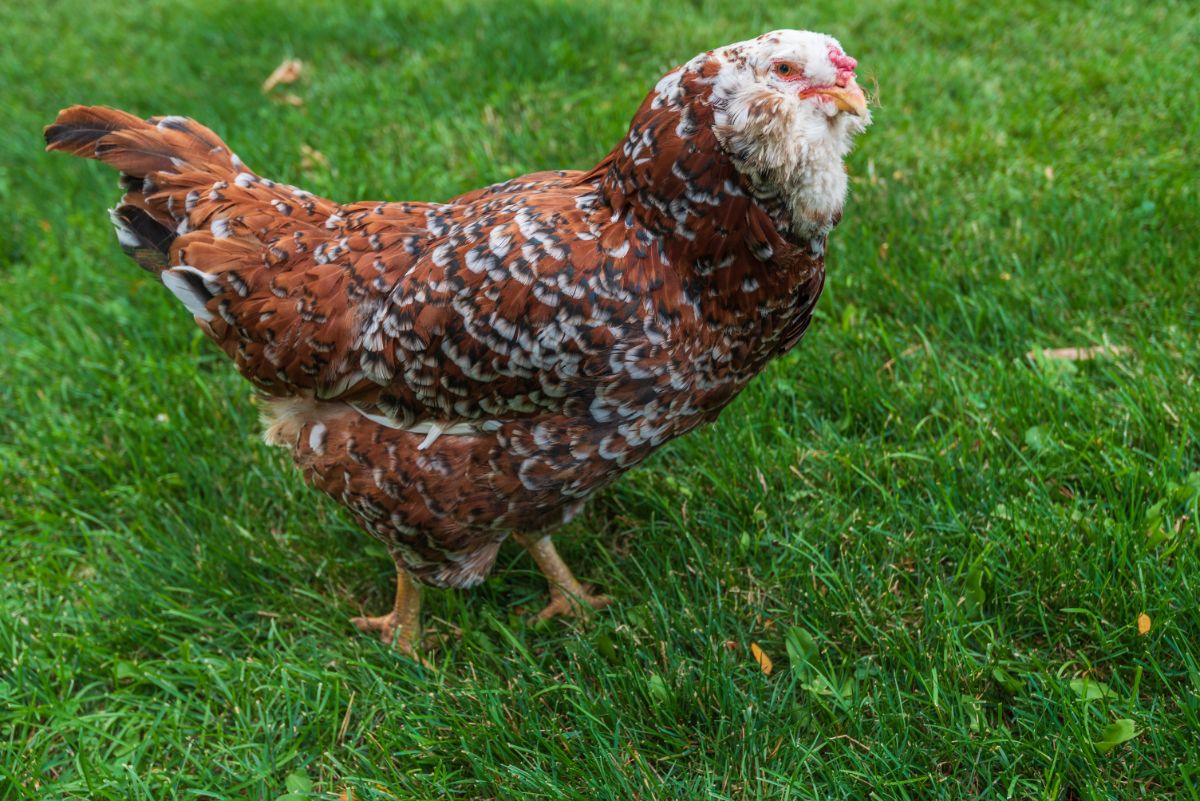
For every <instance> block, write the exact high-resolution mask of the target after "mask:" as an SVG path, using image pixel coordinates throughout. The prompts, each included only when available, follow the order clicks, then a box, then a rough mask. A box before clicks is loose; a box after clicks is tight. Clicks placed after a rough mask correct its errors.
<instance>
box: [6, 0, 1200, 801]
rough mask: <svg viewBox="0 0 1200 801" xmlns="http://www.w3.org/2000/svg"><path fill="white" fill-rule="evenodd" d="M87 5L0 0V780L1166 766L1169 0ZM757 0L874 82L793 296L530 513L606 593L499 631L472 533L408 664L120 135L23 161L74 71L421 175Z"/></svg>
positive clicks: (269, 167) (730, 19)
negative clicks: (178, 270)
mask: <svg viewBox="0 0 1200 801" xmlns="http://www.w3.org/2000/svg"><path fill="white" fill-rule="evenodd" d="M103 5H104V6H106V7H98V6H97V5H95V4H91V3H85V2H82V0H64V2H57V3H49V4H44V5H43V4H36V3H24V4H4V5H3V6H2V7H0V24H2V26H3V30H4V32H5V44H4V47H3V48H2V49H0V96H2V97H3V98H4V100H3V105H4V109H5V113H4V114H3V116H2V117H0V353H2V354H3V363H2V364H0V379H2V380H0V528H2V531H3V536H2V537H0V564H3V577H4V580H3V586H2V587H0V799H25V798H29V799H66V798H87V799H121V800H122V801H126V800H128V799H176V798H179V799H225V798H239V799H240V798H244V799H256V800H257V799H267V800H273V799H276V798H279V797H280V796H283V795H285V794H286V793H287V792H289V790H290V791H293V795H292V796H289V798H303V797H306V794H311V797H316V798H336V797H338V796H339V794H341V797H343V798H349V797H351V796H352V797H353V798H354V799H361V800H363V801H365V800H366V799H441V798H500V799H528V798H544V799H589V800H590V799H597V800H602V799H614V800H615V799H681V798H686V799H809V798H811V799H843V798H845V799H850V798H853V799H866V798H879V799H884V798H886V799H892V798H895V799H930V798H945V799H959V798H1020V799H1026V798H1032V799H1103V798H1113V799H1117V798H1178V799H1193V801H1194V800H1195V799H1198V798H1200V756H1197V753H1198V752H1197V749H1196V743H1197V739H1198V737H1200V645H1198V642H1200V611H1198V609H1197V598H1198V597H1200V542H1198V540H1200V527H1198V524H1197V519H1198V517H1200V508H1198V505H1200V441H1198V434H1197V424H1198V423H1200V382H1198V381H1197V375H1196V374H1197V366H1198V365H1200V300H1198V299H1200V279H1198V275H1200V271H1198V269H1197V267H1198V258H1197V253H1198V252H1200V226H1197V225H1196V209H1197V208H1198V204H1200V196H1198V188H1200V184H1198V183H1197V180H1196V178H1197V175H1198V174H1200V156H1198V154H1200V134H1198V133H1197V132H1198V131H1200V83H1198V82H1197V81H1196V80H1195V72H1196V67H1197V64H1198V60H1200V50H1198V49H1197V45H1196V42H1197V41H1200V17H1198V15H1197V14H1196V10H1195V8H1194V6H1192V5H1191V4H1189V3H1186V2H1163V3H1133V2H1126V1H1125V0H1096V2H1093V3H1089V4H1080V3H1070V2H1062V3H1053V2H1031V1H1029V0H1025V1H1023V2H1017V3H1013V4H997V6H996V7H994V8H987V7H983V6H982V5H980V4H971V3H966V2H964V1H962V0H912V2H896V1H895V0H846V2H842V3H809V2H804V3H800V4H796V3H782V2H776V3H770V4H762V5H756V7H755V9H754V10H744V9H742V10H739V9H736V8H733V7H730V6H728V5H726V4H716V3H704V2H700V3H695V4H687V3H680V2H656V3H653V4H640V3H632V2H624V1H623V2H619V3H614V4H612V5H608V6H605V5H601V4H596V3H586V2H573V3H549V2H536V3H533V4H500V3H495V4H486V5H480V6H473V5H467V4H463V3H449V4H438V3H433V2H411V3H397V4H384V3H361V4H353V5H349V4H348V5H347V6H346V7H339V6H337V5H334V4H330V3H306V4H293V3H285V2H282V0H279V1H278V2H264V3H249V4H247V3H233V2H228V1H227V0H217V1H216V2H209V3H199V2H194V0H186V1H183V0H181V1H179V2H171V3H166V2H154V3H147V4H136V3H124V4H116V3H111V4H103ZM768 5H769V6H770V7H769V8H768ZM775 27H808V28H813V29H818V30H823V31H827V32H830V33H832V34H834V35H836V36H838V37H839V38H840V39H841V41H842V42H843V44H844V45H845V46H846V47H847V49H848V50H849V51H850V52H851V53H852V54H854V55H855V56H856V57H857V58H858V59H859V60H860V62H861V64H862V68H861V70H860V72H861V73H863V74H865V75H866V76H867V82H868V83H872V82H873V81H877V85H878V88H877V95H878V99H879V104H880V105H879V107H878V108H877V109H876V113H875V119H876V123H875V125H874V127H873V128H872V129H871V130H870V132H869V133H868V134H867V135H866V136H865V137H864V138H863V140H862V142H861V146H860V147H859V149H858V150H857V151H856V152H855V153H854V154H853V155H852V156H851V158H850V162H849V166H850V170H851V173H852V176H853V184H852V200H851V202H850V205H849V207H848V210H847V215H846V220H845V222H844V223H843V224H842V226H841V227H840V228H839V230H838V231H837V232H836V234H835V236H834V239H833V241H832V244H831V248H830V254H829V265H830V279H829V282H828V285H827V286H828V288H827V292H826V296H825V297H824V298H823V299H822V301H821V306H820V312H819V319H818V320H817V321H816V322H815V323H814V325H813V327H812V329H811V331H810V332H809V334H808V337H807V338H806V340H805V341H804V343H803V344H802V346H801V347H800V348H799V349H798V350H797V351H796V352H794V353H792V354H790V355H789V356H788V357H786V358H785V359H783V360H781V361H780V362H778V363H776V364H775V365H773V366H772V367H771V368H770V369H769V370H768V371H767V372H766V373H765V374H764V375H763V376H762V377H760V378H759V379H758V380H757V381H756V382H755V383H754V384H753V385H752V386H751V387H750V388H749V389H748V390H747V391H746V393H745V394H744V395H743V396H742V398H740V399H739V400H738V401H737V402H736V403H735V404H734V405H733V406H732V407H731V408H730V409H729V410H727V411H726V413H725V414H724V416H723V417H722V418H721V420H720V421H719V422H718V423H717V424H716V425H714V426H712V427H709V428H708V429H705V430H704V431H702V432H699V433H697V434H695V435H693V436H691V437H689V438H686V439H684V440H681V441H679V442H676V443H674V444H672V445H671V446H669V447H667V448H665V449H664V450H663V451H662V452H661V453H660V454H659V455H657V456H656V457H655V458H654V459H652V460H651V461H650V462H649V463H648V464H647V465H646V466H644V467H642V468H641V469H639V470H638V471H636V472H635V473H633V474H631V475H629V476H628V477H627V478H626V480H624V481H623V482H622V483H620V484H619V485H618V486H617V487H616V488H614V489H613V490H611V491H609V492H607V493H606V494H605V495H603V496H602V497H600V498H599V499H598V500H596V501H595V502H594V503H593V504H592V505H591V507H590V510H589V511H588V513H586V514H585V515H584V516H583V517H582V519H581V520H580V521H579V522H577V523H575V524H573V525H572V526H571V527H570V528H569V529H567V530H565V531H563V532H561V534H560V536H559V538H558V539H559V542H560V547H561V549H562V550H563V552H564V554H565V555H566V557H567V558H568V559H569V560H570V561H572V562H573V563H574V564H575V565H576V566H577V568H578V570H579V572H580V573H581V574H582V575H584V576H587V577H588V578H590V579H592V580H593V581H595V582H596V583H597V584H599V585H600V586H601V587H602V588H603V589H604V590H605V591H607V592H609V593H611V594H612V595H614V596H615V597H616V598H617V603H616V605H615V606H614V607H612V608H611V609H610V610H606V611H605V612H603V613H601V614H599V615H598V616H597V617H596V618H595V619H594V620H593V621H591V622H589V623H587V624H585V625H569V624H559V623H555V624H554V625H549V626H544V627H539V626H534V625H532V624H530V623H529V622H528V621H527V616H526V614H527V611H528V610H530V609H533V608H536V606H537V604H538V603H539V601H540V600H541V597H542V593H543V591H544V585H543V582H542V580H541V579H540V577H539V576H538V575H537V574H536V572H535V571H534V569H533V566H532V564H531V563H530V561H529V560H528V559H527V558H525V557H524V556H523V555H521V554H519V553H517V552H516V550H515V549H513V550H506V551H505V552H504V553H503V554H502V555H501V560H500V566H499V570H498V571H497V573H496V574H495V576H494V577H493V578H492V579H490V580H489V581H488V582H487V583H486V584H485V585H484V586H483V587H481V588H480V589H478V590H477V591H473V592H429V593H427V595H426V610H427V614H426V622H427V624H428V625H429V626H430V628H431V629H432V630H433V631H434V632H438V633H441V634H443V635H446V637H445V643H444V645H443V646H442V647H441V649H440V650H439V651H438V652H437V654H436V659H437V667H436V669H424V668H421V667H419V666H416V665H414V664H413V663H411V662H409V661H407V660H404V659H402V658H400V657H398V656H397V655H395V654H393V653H391V652H389V651H388V650H387V649H386V648H384V647H383V646H381V645H380V644H378V643H377V642H375V641H373V640H372V639H370V638H368V637H366V636H362V635H360V634H358V633H357V632H356V631H354V630H353V629H352V628H351V627H350V626H349V624H348V623H347V618H348V617H350V616H351V615H353V614H357V613H359V611H360V610H361V609H364V608H365V609H368V610H372V611H373V610H377V609H380V608H382V607H384V606H385V605H386V604H387V602H388V600H389V598H390V592H391V583H390V582H391V567H390V565H389V562H388V560H387V558H386V555H385V554H384V552H383V550H382V548H381V547H380V546H377V545H376V544H375V543H374V541H373V540H371V539H369V538H368V537H366V536H365V535H363V534H361V533H360V532H358V531H357V530H356V528H355V526H354V525H353V524H352V523H351V522H350V521H349V519H348V518H347V517H346V516H344V515H343V514H342V513H341V512H340V510H339V509H337V508H336V507H335V506H334V504H332V503H331V502H329V501H327V500H325V499H323V498H321V497H318V496H317V495H316V494H315V493H313V492H310V491H309V490H307V489H306V488H305V487H304V486H303V485H302V483H301V481H300V479H299V477H298V475H296V474H295V473H294V472H293V471H292V469H290V466H289V465H288V464H286V462H285V456H284V454H282V453H281V452H278V451H273V450H270V449H268V448H266V447H265V446H263V445H262V444H261V443H260V442H259V440H258V439H257V436H258V425H257V422H256V414H255V410H254V408H253V406H252V404H251V403H250V401H249V396H250V389H249V386H248V385H247V384H245V383H243V382H241V381H240V380H239V379H238V378H237V377H236V376H235V374H234V371H233V370H232V369H231V367H230V366H229V365H228V364H226V363H225V360H224V358H223V357H222V356H220V355H219V354H218V353H217V351H216V349H215V348H214V347H212V346H211V345H210V344H209V343H207V342H206V341H205V340H203V339H202V338H201V336H200V334H199V333H198V332H197V331H195V330H193V328H192V327H191V326H189V324H188V323H187V321H186V320H185V319H184V317H183V316H182V315H181V314H180V313H179V309H178V307H177V306H176V305H175V304H174V303H173V302H171V301H170V300H169V298H168V297H166V294H167V293H165V292H162V291H161V290H160V289H159V288H158V287H156V286H155V285H154V284H153V283H152V282H151V281H148V280H147V277H146V276H145V275H144V274H143V273H141V272H140V271H139V270H137V268H136V267H135V266H134V265H133V264H132V263H130V262H128V261H127V260H125V259H124V258H123V257H122V255H121V253H120V251H119V250H118V248H117V247H116V243H115V241H114V239H113V236H112V232H111V229H110V227H109V225H108V223H107V220H106V218H105V215H104V209H105V208H106V207H107V206H108V205H111V203H112V201H113V199H114V198H115V196H116V189H115V178H114V176H112V175H111V174H110V173H109V172H108V171H106V170H105V169H104V168H102V167H100V166H98V165H92V164H84V163H82V162H80V161H78V160H72V159H67V158H65V157H61V156H59V157H50V156H46V155H44V154H42V153H41V141H40V129H41V126H42V125H43V124H45V123H46V122H48V121H50V120H51V119H52V118H53V116H54V113H55V112H56V111H57V110H58V109H59V108H60V107H62V106H64V105H67V104H69V103H74V102H91V103H108V104H112V105H118V106H122V107H125V108H129V109H131V110H134V111H137V112H139V113H143V114H147V115H148V114H161V113H179V114H187V115H191V116H194V117H196V118H198V119H200V120H202V121H204V122H205V123H207V124H209V125H210V126H211V127H213V128H214V129H216V130H217V131H218V132H220V133H222V134H223V135H225V136H226V137H227V138H228V140H229V141H230V142H232V143H233V144H234V147H235V148H236V149H237V150H238V152H239V154H240V155H241V156H242V158H243V159H244V160H245V161H246V162H247V163H248V164H251V165H252V166H254V167H255V168H256V169H258V170H259V171H260V172H262V173H264V174H266V175H269V176H271V177H274V178H278V179H282V180H286V181H289V182H294V183H298V184H302V185H304V186H306V187H308V188H310V189H312V190H314V191H319V192H324V193H328V194H331V195H333V196H334V197H339V198H343V199H355V198H360V197H380V198H418V199H437V198H444V197H448V196H450V195H452V194H455V193H457V192H460V191H465V190H467V189H470V188H473V187H475V186H478V185H482V184H484V183H487V182H491V181H496V180H499V179H502V178H505V177H508V176H510V175H513V174H516V173H520V172H523V171H529V170H535V169H541V168H547V167H562V166H567V167H584V166H588V165H590V164H592V163H594V162H595V161H596V160H597V159H598V158H599V157H600V155H601V154H602V153H604V152H605V151H606V150H607V149H608V148H609V147H610V146H611V145H612V144H613V143H614V142H615V141H616V140H617V138H618V137H619V136H620V135H621V133H622V132H623V130H624V127H625V125H626V123H627V121H628V118H629V116H630V115H631V113H632V111H633V110H634V108H635V107H636V106H637V103H638V101H639V100H640V98H641V97H642V96H643V94H644V93H645V92H646V91H647V90H648V89H649V87H650V86H652V85H653V83H654V82H655V80H656V78H657V76H659V75H660V74H661V73H662V72H664V71H665V70H666V69H667V68H668V67H669V66H671V65H672V64H674V63H677V62H679V61H682V60H683V59H685V58H686V57H688V56H690V55H691V54H693V53H695V52H697V51H699V50H702V49H705V48H708V47H712V46H715V45H717V44H721V43H724V42H728V41H733V40H737V39H742V38H747V37H749V36H753V35H755V34H757V33H760V32H762V31H764V30H768V29H771V28H775ZM287 56H295V57H299V58H301V59H303V60H304V61H305V62H306V64H307V65H308V69H307V72H306V73H305V76H304V78H303V79H302V80H301V82H300V83H298V84H296V85H293V86H292V87H288V91H292V92H294V93H296V94H297V95H299V96H300V97H301V98H303V100H304V104H303V105H302V106H299V107H294V106H291V105H286V104H279V103H277V102H273V101H271V100H270V99H268V98H267V97H264V96H263V94H262V93H261V91H260V89H259V84H260V83H261V81H262V80H263V79H264V78H265V77H266V76H267V74H269V73H270V72H271V70H272V69H273V68H274V67H275V65H276V64H277V63H278V62H279V61H280V60H281V59H282V58H284V57H287ZM302 145H307V146H309V147H311V148H315V149H317V150H319V151H321V152H322V153H324V155H325V156H326V157H327V160H328V164H329V166H328V168H327V167H326V166H324V165H323V164H322V163H321V162H320V160H314V159H313V158H312V157H309V159H308V160H307V161H305V160H304V159H303V157H302V155H301V146H302ZM1105 343H1108V344H1112V345H1117V346H1121V347H1122V348H1126V349H1127V350H1125V351H1122V352H1121V353H1120V354H1119V355H1117V356H1114V357H1110V358H1098V359H1094V360H1092V361H1087V362H1077V363H1072V362H1064V361H1059V360H1053V359H1034V360H1031V359H1029V358H1027V357H1026V355H1025V354H1026V353H1027V352H1028V351H1030V350H1031V349H1034V348H1041V347H1062V346H1080V347H1082V346H1091V345H1097V344H1105ZM1141 614H1146V615H1148V617H1149V620H1150V623H1151V626H1150V630H1149V632H1148V633H1145V634H1139V633H1138V629H1137V623H1136V621H1137V620H1138V616H1139V615H1141ZM452 632H461V635H462V636H461V637H460V638H453V637H451V636H449V635H450V634H451V633H452ZM751 643H757V644H758V645H759V646H760V647H761V648H762V650H763V651H764V652H765V653H766V654H767V656H769V657H770V658H771V659H772V660H773V661H774V671H773V672H772V673H771V674H770V675H766V674H764V672H763V671H762V670H760V668H759V665H758V664H757V663H756V661H755V659H754V658H753V656H752V654H751V651H750V644H751ZM1085 677H1086V678H1088V679H1089V680H1090V681H1091V682H1100V683H1101V684H1099V685H1098V684H1094V683H1093V684H1090V685H1084V684H1083V683H1082V682H1079V681H1076V682H1075V683H1074V684H1073V683H1072V681H1073V680H1078V679H1083V678H1085ZM1081 696H1082V697H1081ZM1087 696H1098V697H1092V698H1090V699H1089V698H1088V697H1087ZM1123 720H1128V721H1131V722H1132V725H1133V726H1134V727H1135V729H1136V733H1135V735H1134V736H1133V737H1132V738H1131V739H1129V740H1128V741H1127V742H1124V743H1121V744H1119V745H1116V746H1115V747H1113V748H1111V750H1102V748H1100V747H1097V745H1096V743H1097V742H1099V741H1102V740H1104V735H1103V732H1104V730H1105V727H1106V726H1109V725H1110V724H1113V723H1114V722H1115V721H1123ZM1121 725H1127V724H1121ZM289 777H290V778H289Z"/></svg>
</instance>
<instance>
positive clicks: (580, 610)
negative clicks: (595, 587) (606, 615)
mask: <svg viewBox="0 0 1200 801" xmlns="http://www.w3.org/2000/svg"><path fill="white" fill-rule="evenodd" d="M512 537H513V539H514V540H516V542H517V544H518V545H520V546H521V547H522V548H524V549H525V550H527V551H529V553H530V555H531V556H533V561H535V562H537V566H538V568H540V569H541V571H542V574H543V575H544V576H545V577H546V580H547V581H549V582H550V603H548V604H546V608H545V609H543V610H542V611H541V612H538V613H537V619H538V620H549V619H550V618H552V617H558V616H559V615H565V616H567V617H586V616H587V614H588V613H589V612H591V611H592V610H593V609H600V608H601V607H605V606H608V605H609V604H610V603H612V599H611V598H609V597H608V596H607V595H592V594H591V591H592V588H591V586H589V585H586V584H581V583H580V582H579V579H577V578H575V574H574V573H572V572H571V568H569V567H567V564H566V562H564V561H563V560H562V557H561V556H559V555H558V551H556V550H555V549H554V543H553V542H551V541H550V535H549V534H547V535H546V536H544V537H541V538H539V539H534V538H533V537H528V536H526V535H524V534H513V535H512Z"/></svg>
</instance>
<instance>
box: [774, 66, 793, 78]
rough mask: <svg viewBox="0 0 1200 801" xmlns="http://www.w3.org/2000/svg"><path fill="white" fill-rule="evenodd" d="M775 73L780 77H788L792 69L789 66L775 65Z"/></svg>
mask: <svg viewBox="0 0 1200 801" xmlns="http://www.w3.org/2000/svg"><path fill="white" fill-rule="evenodd" d="M775 71H776V72H778V73H779V74H780V75H790V74H791V72H792V67H791V65H790V64H777V65H776V66H775Z"/></svg>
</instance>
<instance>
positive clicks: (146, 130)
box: [44, 106, 245, 272]
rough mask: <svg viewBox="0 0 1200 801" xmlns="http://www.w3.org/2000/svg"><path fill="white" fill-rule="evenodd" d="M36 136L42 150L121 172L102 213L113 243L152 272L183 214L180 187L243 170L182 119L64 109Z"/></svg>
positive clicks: (217, 142)
mask: <svg viewBox="0 0 1200 801" xmlns="http://www.w3.org/2000/svg"><path fill="white" fill-rule="evenodd" d="M44 135H45V138H46V150H49V151H62V152H64V153H70V154H72V155H75V156H81V157H83V158H90V159H96V160H98V161H103V162H104V163H106V164H108V165H110V166H112V167H115V168H116V169H118V170H120V171H121V187H122V189H124V190H125V196H124V197H122V198H121V202H120V203H119V204H118V205H117V207H116V208H114V209H112V210H111V211H110V212H109V216H110V218H111V219H112V222H113V225H114V226H115V227H116V229H117V238H118V240H119V241H120V243H121V247H122V248H123V249H124V250H125V252H126V253H127V254H129V256H130V257H132V258H133V259H134V261H136V262H137V263H138V264H139V265H141V266H142V267H143V268H145V269H147V270H150V271H152V272H160V271H162V270H163V269H164V268H165V267H166V265H167V260H168V254H169V253H170V249H171V245H172V244H173V243H174V241H175V239H176V238H177V232H178V231H179V229H180V222H181V221H182V220H184V219H185V216H186V213H187V211H188V209H187V208H186V206H187V202H186V200H187V194H188V192H189V191H191V190H193V189H195V188H196V187H199V186H208V185H212V184H213V182H214V181H217V180H220V179H222V178H228V177H230V176H231V175H232V174H233V173H235V172H238V171H244V170H245V167H244V166H243V165H242V164H241V162H240V161H239V160H238V158H237V156H235V155H233V153H232V152H230V150H229V148H228V147H226V146H225V143H224V142H222V141H221V139H220V137H218V136H217V135H216V134H215V133H213V132H212V131H210V130H209V129H208V128H206V127H204V126H203V125H201V124H200V123H198V122H196V121H195V120H191V119H188V118H187V117H175V116H170V117H150V118H149V119H145V120H143V119H141V118H139V117H136V116H134V115H133V114H130V113H128V112H125V111H121V110H119V109H114V108H108V107H106V106H71V107H70V108H66V109H63V110H62V111H60V112H59V114H58V119H56V120H55V121H54V123H53V124H52V125H47V126H46V128H45V130H44ZM183 228H184V229H186V225H184V226H183Z"/></svg>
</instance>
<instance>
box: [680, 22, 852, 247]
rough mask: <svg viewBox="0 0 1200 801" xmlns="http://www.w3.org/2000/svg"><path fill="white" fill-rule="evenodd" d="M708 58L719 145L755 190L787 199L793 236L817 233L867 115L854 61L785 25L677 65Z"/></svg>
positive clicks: (842, 191) (836, 212) (838, 197)
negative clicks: (714, 64)
mask: <svg viewBox="0 0 1200 801" xmlns="http://www.w3.org/2000/svg"><path fill="white" fill-rule="evenodd" d="M713 60H715V61H717V62H718V64H719V68H718V70H717V72H716V74H715V76H714V77H713V78H712V87H713V91H712V103H713V107H714V112H715V114H714V126H713V127H714V131H715V133H716V135H717V137H718V139H719V140H720V142H721V144H722V145H723V146H724V148H725V149H726V150H727V151H728V152H729V154H730V156H731V157H732V158H733V160H734V163H735V164H736V165H737V167H738V169H739V170H740V171H741V172H742V173H743V175H746V176H747V177H748V178H749V179H750V180H751V181H752V182H753V183H754V184H755V186H756V187H758V188H759V189H761V190H762V191H764V192H769V193H779V194H783V195H785V196H787V197H788V200H789V205H790V206H791V209H792V217H793V225H794V227H795V228H796V232H797V233H798V234H801V235H814V234H819V233H824V232H825V231H827V230H828V229H829V228H830V227H832V225H834V224H835V223H836V222H837V219H838V217H839V216H840V214H841V210H842V205H843V203H844V202H845V198H846V173H845V169H844V167H843V166H842V159H843V158H845V156H846V154H847V153H848V152H849V151H850V147H851V145H852V142H853V138H854V136H855V135H856V134H859V133H862V132H863V131H864V130H866V127H867V126H868V125H869V124H870V122H871V113H870V111H869V110H868V109H867V105H866V99H865V97H864V95H863V93H862V90H861V89H859V87H858V84H857V83H856V81H855V78H854V68H855V66H856V62H855V61H854V59H852V58H850V57H849V56H847V55H846V53H845V51H843V50H842V47H841V45H840V44H839V43H838V41H837V40H836V39H834V38H833V37H830V36H826V35H824V34H820V33H812V32H810V31H793V30H781V31H773V32H771V33H766V34H763V35H762V36H759V37H758V38H756V39H751V40H748V41H745V42H738V43H736V44H731V45H727V46H725V47H722V48H720V49H717V50H713V51H710V52H707V53H702V54H700V55H698V56H696V57H695V58H694V59H692V61H691V62H689V63H688V64H687V65H686V66H685V67H684V69H685V70H687V69H697V70H699V69H703V67H704V65H706V64H711V62H712V61H713ZM710 70H711V66H710ZM675 74H677V73H674V74H673V75H675ZM671 77H672V76H667V78H664V81H663V83H669V79H670V78H671ZM659 88H660V91H662V90H663V89H664V88H668V89H669V88H670V87H669V86H666V87H664V86H663V84H660V87H659Z"/></svg>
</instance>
